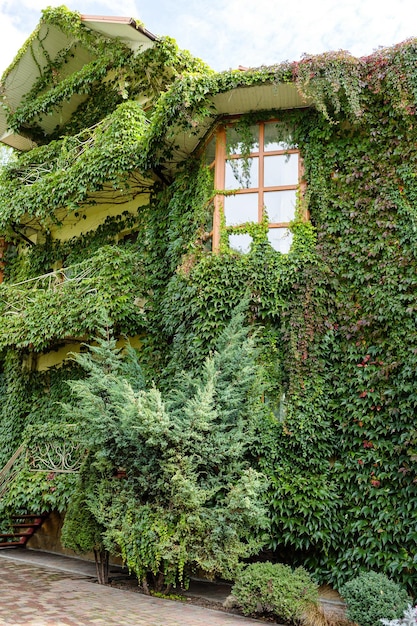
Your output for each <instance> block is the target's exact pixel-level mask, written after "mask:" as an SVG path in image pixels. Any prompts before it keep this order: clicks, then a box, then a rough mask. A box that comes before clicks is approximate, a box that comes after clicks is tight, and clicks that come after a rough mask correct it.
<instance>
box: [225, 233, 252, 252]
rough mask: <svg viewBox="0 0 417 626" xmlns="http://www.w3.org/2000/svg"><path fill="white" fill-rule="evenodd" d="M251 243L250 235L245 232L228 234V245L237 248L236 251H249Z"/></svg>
mask: <svg viewBox="0 0 417 626" xmlns="http://www.w3.org/2000/svg"><path fill="white" fill-rule="evenodd" d="M251 243H252V237H251V236H250V235H248V234H247V233H242V234H241V235H240V234H239V235H229V246H230V247H231V248H232V250H237V251H238V252H249V250H250V245H251Z"/></svg>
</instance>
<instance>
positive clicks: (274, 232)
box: [268, 228, 292, 254]
mask: <svg viewBox="0 0 417 626" xmlns="http://www.w3.org/2000/svg"><path fill="white" fill-rule="evenodd" d="M268 239H269V242H270V244H271V246H272V247H273V248H274V250H278V252H283V253H284V254H286V253H287V252H289V250H290V247H291V242H292V232H290V231H289V230H288V228H270V229H269V231H268Z"/></svg>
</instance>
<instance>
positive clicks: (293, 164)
mask: <svg viewBox="0 0 417 626" xmlns="http://www.w3.org/2000/svg"><path fill="white" fill-rule="evenodd" d="M264 168H265V171H264V187H279V186H281V185H297V184H298V154H276V155H274V156H266V157H265V159H264Z"/></svg>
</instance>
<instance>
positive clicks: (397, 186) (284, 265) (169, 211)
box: [0, 9, 417, 588]
mask: <svg viewBox="0 0 417 626" xmlns="http://www.w3.org/2000/svg"><path fill="white" fill-rule="evenodd" d="M65 15H66V16H67V18H68V19H69V17H68V14H66V13H65V12H64V11H63V10H62V9H58V10H53V11H50V10H49V11H48V12H45V14H44V18H43V19H44V20H46V21H48V20H49V21H50V22H51V23H58V24H59V25H60V27H61V26H62V27H65V28H72V29H75V31H77V32H78V30H77V29H79V28H81V26H80V25H79V21H77V16H76V15H75V14H70V19H69V23H70V25H69V26H68V24H67V23H65V24H63V23H62V20H63V18H64V17H65ZM75 31H74V32H75ZM81 32H82V33H83V31H82V29H81ZM77 36H78V35H77ZM79 36H80V37H81V35H79ZM83 36H84V35H83ZM116 48H117V49H118V55H119V56H118V57H117V58H116V57H114V58H116V60H117V59H118V60H117V63H116V61H114V63H115V67H112V72H113V73H111V76H112V77H113V81H114V82H113V83H112V85H113V91H111V89H110V88H108V89H107V94H108V96H107V97H106V99H104V100H103V99H101V97H100V93H101V91H100V90H101V87H102V80H103V76H102V75H101V73H100V72H101V70H100V71H99V68H105V70H106V72H107V71H108V70H109V68H108V63H109V60H108V56H106V55H107V54H108V53H107V52H104V51H101V50H99V51H98V54H97V61H96V65H94V67H92V68H90V69H91V72H92V73H91V72H90V73H87V71H86V70H84V72H85V74H84V75H80V76H78V78H77V80H75V79H73V78H72V79H71V80H70V79H63V80H62V81H61V83H58V85H57V86H56V87H57V88H58V89H57V88H55V90H54V89H51V90H49V91H48V90H45V85H46V84H47V80H46V78H45V82H42V80H40V81H39V84H38V85H37V89H38V92H35V91H36V90H35V91H33V90H32V92H31V93H30V94H28V98H27V101H26V102H25V103H24V104H23V105H22V107H21V108H20V109H18V110H17V111H13V112H10V124H11V126H12V127H13V128H15V129H16V130H19V129H22V128H23V127H24V129H25V133H26V134H29V135H31V136H32V138H33V139H36V137H37V136H38V134H37V127H36V123H35V121H36V116H40V115H43V114H45V112H47V111H48V109H49V108H54V107H56V106H59V103H60V102H61V101H62V100H65V98H68V94H69V93H70V91H71V89H72V90H73V91H74V92H78V91H82V89H83V88H84V87H85V88H86V86H87V85H88V86H89V87H88V88H89V90H90V91H89V92H88V93H89V97H88V99H87V101H86V102H85V103H84V104H83V106H82V107H81V108H80V109H79V110H78V112H77V113H76V114H74V116H73V119H72V121H71V123H70V124H68V125H67V127H65V128H64V129H60V133H61V134H60V135H58V134H55V135H52V136H50V137H47V138H43V142H42V143H43V144H44V145H41V146H40V147H37V148H35V149H33V150H31V151H30V152H29V153H26V154H22V155H21V156H19V157H18V158H17V159H16V160H12V161H10V163H9V165H8V166H7V167H6V168H5V169H4V171H3V173H2V176H1V180H0V225H1V227H2V229H3V231H4V235H5V236H6V238H7V240H8V242H9V247H8V248H7V250H6V258H7V265H6V280H5V282H4V283H3V284H2V285H1V287H0V296H1V305H0V307H1V308H0V314H1V315H2V321H1V325H0V348H1V350H2V360H3V364H4V367H3V373H2V387H1V392H2V394H3V398H4V401H2V402H1V415H0V430H1V432H2V433H4V437H3V438H2V440H3V441H6V440H7V442H8V443H7V445H6V446H2V449H1V450H0V453H1V459H2V460H3V461H4V460H6V459H7V458H8V456H9V454H10V452H11V450H12V448H13V447H14V446H17V445H18V443H19V442H20V439H21V436H22V432H23V431H24V429H25V427H26V426H27V425H28V424H36V423H38V424H40V423H43V422H45V421H50V420H52V421H57V420H58V419H59V411H58V410H57V411H55V412H54V410H52V408H51V407H53V406H56V405H54V404H51V402H52V400H53V397H54V393H56V391H54V389H55V390H56V389H58V388H59V385H62V384H63V383H62V381H61V382H60V379H62V378H66V377H68V373H67V370H66V369H58V370H57V371H56V372H51V371H49V372H47V373H43V374H42V373H40V372H33V371H32V372H30V371H22V366H21V363H22V362H23V361H25V362H26V361H27V359H28V355H29V354H32V355H35V356H36V354H38V353H41V352H45V351H48V350H51V349H54V348H58V347H59V346H60V345H61V344H62V343H63V342H64V341H65V340H67V339H68V338H74V337H75V338H79V339H83V340H85V339H87V340H89V339H91V338H92V337H94V333H95V330H96V329H97V327H98V326H100V325H102V324H103V323H108V322H110V323H111V324H112V325H113V326H114V328H115V332H116V334H121V333H125V334H128V335H140V336H141V340H142V349H141V352H140V358H141V361H142V366H143V369H144V372H145V374H146V377H147V378H148V380H155V381H156V382H157V383H158V385H159V386H160V388H162V389H163V388H170V386H171V381H172V379H173V377H174V376H175V375H176V374H177V373H178V371H179V370H181V369H183V368H186V369H189V370H195V371H196V372H197V371H199V370H200V369H201V367H202V364H203V363H204V360H205V358H206V356H207V355H208V354H209V352H210V351H212V350H215V349H216V342H217V340H218V337H219V335H220V333H221V332H222V331H223V330H224V328H225V326H226V324H227V322H228V321H229V320H230V318H231V316H232V314H233V311H234V309H235V308H236V306H237V304H238V303H239V302H241V301H242V300H244V299H245V297H247V298H248V302H249V305H248V310H247V324H248V326H249V328H250V329H251V331H252V330H254V331H255V330H256V333H257V341H258V348H259V355H260V356H259V359H260V362H261V364H262V367H263V381H262V393H263V394H264V397H265V405H266V406H267V407H268V410H267V411H265V412H264V415H263V418H262V420H260V421H259V423H258V426H257V438H256V443H255V444H254V445H253V447H252V450H251V455H252V463H253V464H254V465H256V467H257V468H258V469H261V470H262V471H263V472H264V473H265V475H266V476H267V478H268V481H269V488H268V493H267V502H268V506H269V514H270V520H271V524H272V529H271V533H270V537H269V545H267V546H266V548H267V549H269V550H273V551H274V552H275V554H276V555H278V556H280V558H283V559H286V560H288V561H291V562H293V563H302V564H304V565H306V566H307V567H309V568H310V569H311V570H314V571H315V572H316V574H317V575H318V576H319V577H320V579H321V580H323V581H328V582H332V583H334V584H336V585H338V584H340V583H341V582H343V581H345V580H346V579H347V578H348V577H351V576H352V574H353V573H355V572H356V571H358V570H360V569H377V570H381V571H385V572H387V573H388V574H390V575H392V577H393V578H396V579H397V580H398V581H401V582H402V583H404V584H407V585H409V586H410V588H411V587H412V585H413V584H414V586H415V584H416V580H417V570H416V567H417V553H416V548H415V546H416V545H417V541H416V540H417V531H416V529H415V513H414V512H415V509H416V506H417V472H416V468H417V465H416V461H417V429H416V421H415V408H416V404H417V393H416V386H415V374H416V368H417V334H416V315H417V292H416V284H417V178H416V172H417V121H416V110H417V41H415V40H410V41H407V42H405V43H403V44H401V45H398V46H396V47H394V48H391V49H386V50H384V49H381V50H378V51H377V52H375V53H374V54H373V55H371V56H370V57H367V58H361V59H355V58H353V57H351V56H350V55H349V54H347V53H344V52H338V53H329V54H325V55H321V56H319V57H306V58H304V59H302V60H301V61H300V62H298V63H293V64H284V65H279V66H273V67H269V68H266V67H262V68H259V69H254V70H249V71H247V72H233V71H232V72H225V73H222V74H215V73H213V72H212V71H211V70H209V69H208V68H206V67H205V66H204V65H203V64H202V63H201V62H198V61H195V60H192V59H190V58H189V57H188V56H187V55H184V53H181V52H179V51H177V50H176V48H175V46H174V44H173V43H172V42H171V41H169V40H161V41H160V42H158V43H157V45H156V47H155V48H154V49H152V50H149V51H147V52H145V53H144V54H143V55H139V56H138V57H133V55H131V54H130V53H129V52H128V51H127V50H124V49H123V47H122V46H121V45H120V44H117V45H116V44H115V49H116ZM103 55H104V56H103ZM104 61H106V63H104ZM168 66H169V67H171V71H170V72H167V71H166V70H165V71H164V73H163V74H160V69H161V68H162V67H164V68H166V67H168ZM149 68H150V69H149ZM58 70H59V68H58ZM103 72H104V69H103ZM121 76H123V86H124V89H123V92H122V93H121V92H120V80H121ZM145 76H146V78H145ZM115 77H117V80H116V78H115ZM71 81H72V82H71ZM155 81H157V82H155ZM281 83H289V84H290V83H291V84H295V85H296V86H297V89H298V90H299V92H300V93H301V94H303V96H304V97H305V98H306V101H308V102H309V103H310V106H309V107H306V108H303V109H299V110H293V111H257V112H256V113H249V114H247V115H246V116H244V117H243V118H242V119H241V121H240V125H241V127H242V129H244V128H245V125H246V127H249V126H250V124H251V123H253V122H254V121H256V120H257V119H276V118H277V117H278V118H279V120H280V121H281V122H285V124H284V125H285V126H286V127H288V125H289V126H290V127H291V128H292V129H293V135H294V141H295V143H296V144H297V146H298V147H299V150H300V154H301V156H302V158H303V163H304V177H305V181H306V184H307V188H306V192H305V194H304V197H303V198H300V215H301V209H304V208H305V207H307V208H308V211H309V215H310V221H309V222H304V221H303V220H302V219H301V218H300V219H298V218H297V219H296V220H295V221H294V222H293V225H292V231H293V234H294V239H293V244H292V247H291V250H290V252H289V253H288V255H282V254H280V253H279V252H276V251H274V250H273V249H272V248H271V246H270V245H269V243H268V241H267V236H266V232H265V231H263V230H262V227H260V228H259V229H258V230H257V232H256V236H255V237H254V241H253V244H252V248H251V250H250V252H249V253H248V254H239V253H237V252H234V251H232V250H230V249H228V247H227V245H226V246H223V247H222V249H221V251H220V252H219V253H216V254H214V253H212V252H211V251H209V250H208V249H207V242H206V237H205V231H206V230H207V226H208V225H209V224H210V220H211V215H212V211H213V195H214V193H213V192H214V190H213V179H212V175H211V171H210V170H209V168H207V167H206V166H205V165H204V164H203V162H202V160H201V158H200V157H199V156H198V153H197V156H196V154H193V155H191V156H189V155H185V156H184V160H183V162H182V163H177V165H176V168H175V170H173V169H172V163H171V160H172V156H173V152H174V147H175V146H174V140H175V132H176V131H175V129H177V130H178V128H182V129H186V130H187V129H188V131H189V132H190V133H192V132H194V131H195V129H196V128H198V126H199V124H203V123H207V120H208V119H211V118H212V119H213V124H214V123H215V122H216V120H217V117H216V112H215V111H213V97H214V96H215V95H216V94H220V93H225V92H228V91H231V90H233V89H234V88H237V87H250V86H262V85H265V84H281ZM83 86H84V87H83ZM150 86H152V90H151V91H152V93H151V94H150V91H149V90H150ZM77 90H78V91H77ZM145 92H146V94H145ZM160 92H161V95H159V93H160ZM71 93H72V92H71ZM144 94H145V95H146V96H147V97H148V101H147V102H148V105H147V108H146V110H144V109H143V108H142V107H141V105H140V104H139V103H138V98H139V96H141V95H144ZM110 95H111V97H110ZM34 120H35V121H34ZM279 128H280V127H277V134H278V135H279V132H280V130H279ZM242 132H243V131H242ZM63 171H65V177H63V176H62V172H63ZM98 193H99V194H102V197H103V198H105V199H106V202H107V203H108V204H109V205H110V204H112V203H113V205H114V204H115V203H117V204H120V215H119V217H114V218H108V219H107V220H104V219H103V221H102V225H101V226H100V227H99V228H98V229H97V230H94V231H93V230H91V231H89V232H85V233H83V234H82V235H81V236H77V237H74V238H72V239H69V240H66V241H62V240H60V239H59V236H56V235H57V233H59V229H60V228H61V227H63V226H65V223H66V221H67V220H69V219H71V220H75V221H81V220H82V219H83V216H84V215H85V212H86V211H88V210H91V207H94V205H95V204H96V203H97V195H96V194H98ZM139 197H140V198H142V199H141V201H140V202H139V200H138V211H137V212H136V213H135V214H132V213H131V212H129V213H127V214H123V210H124V202H127V201H129V202H130V201H132V199H133V200H134V199H135V198H139ZM144 197H145V198H146V202H144V201H143V198H144ZM301 205H302V206H301ZM30 229H32V231H30ZM54 229H55V230H54ZM30 232H36V239H34V238H33V237H32V239H31V241H32V243H29V241H28V234H29V233H30ZM51 232H52V233H53V234H54V236H53V237H51ZM127 232H129V233H130V232H135V233H136V232H137V237H136V240H135V241H127V239H126V238H124V235H125V233H127ZM25 233H26V235H25ZM23 235H25V236H23ZM29 239H30V236H29ZM132 239H134V238H132ZM33 242H35V243H33ZM62 265H63V266H69V267H70V268H71V267H72V268H73V270H72V273H71V278H73V280H67V281H62V280H58V279H57V281H56V284H55V283H54V284H52V285H51V275H52V276H53V277H55V278H56V274H54V273H53V272H52V274H51V271H52V270H53V269H54V268H56V267H60V266H62ZM43 275H47V277H46V278H45V277H44V278H42V279H39V278H37V277H39V276H43ZM77 277H79V280H77ZM29 279H36V280H34V281H29ZM28 281H29V282H28ZM22 378H25V381H23V380H22ZM26 379H27V381H30V382H26ZM40 379H42V380H43V382H39V380H40ZM46 380H48V381H49V383H48V385H47V384H46V382H45V381H46ZM35 381H36V382H35ZM27 385H29V387H28V386H27ZM41 385H42V386H43V391H47V392H48V393H49V394H50V397H51V402H47V401H46V400H45V397H44V396H43V395H42V394H39V389H40V386H41ZM23 389H28V390H29V391H23ZM66 393H67V392H63V395H66ZM11 407H12V408H11ZM9 442H10V443H9Z"/></svg>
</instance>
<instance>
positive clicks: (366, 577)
mask: <svg viewBox="0 0 417 626" xmlns="http://www.w3.org/2000/svg"><path fill="white" fill-rule="evenodd" d="M339 591H340V594H341V596H342V597H343V599H344V600H345V602H346V617H347V618H348V619H350V620H352V621H353V622H357V623H358V624H359V626H381V622H380V620H381V619H389V620H392V619H397V618H399V617H401V616H402V615H403V612H404V611H405V609H406V608H407V606H408V604H409V603H410V598H409V597H408V595H407V592H406V591H405V590H404V589H402V588H401V587H400V586H399V585H397V583H395V582H394V581H393V580H391V579H389V578H388V576H386V575H385V574H378V573H377V572H363V573H362V574H360V575H359V576H357V577H356V578H353V579H352V580H350V581H349V582H347V583H346V584H345V585H343V587H341V588H340V589H339Z"/></svg>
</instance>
